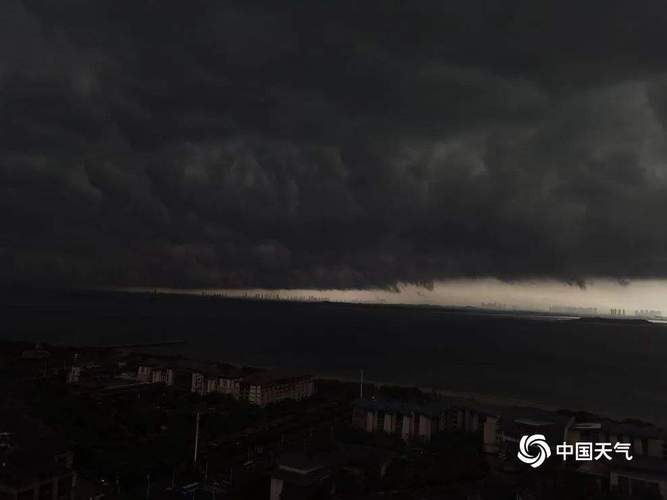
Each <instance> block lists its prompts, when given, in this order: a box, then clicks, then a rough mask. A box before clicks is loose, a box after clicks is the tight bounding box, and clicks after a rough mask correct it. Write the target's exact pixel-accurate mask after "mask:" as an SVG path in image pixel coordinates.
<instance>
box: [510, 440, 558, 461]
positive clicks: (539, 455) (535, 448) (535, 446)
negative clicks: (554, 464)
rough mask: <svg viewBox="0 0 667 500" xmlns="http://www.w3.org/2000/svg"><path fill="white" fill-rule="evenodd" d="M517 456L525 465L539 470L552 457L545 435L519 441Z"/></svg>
mask: <svg viewBox="0 0 667 500" xmlns="http://www.w3.org/2000/svg"><path fill="white" fill-rule="evenodd" d="M533 453H535V454H533ZM516 456H517V457H518V458H519V460H521V461H522V462H523V463H524V464H528V465H530V466H531V467H533V468H537V467H539V466H540V465H542V464H543V463H544V461H545V460H546V459H547V458H549V457H550V456H551V448H550V447H549V444H548V443H547V440H546V438H545V437H544V435H543V434H533V435H532V436H523V437H522V438H521V441H519V452H518V453H517V454H516Z"/></svg>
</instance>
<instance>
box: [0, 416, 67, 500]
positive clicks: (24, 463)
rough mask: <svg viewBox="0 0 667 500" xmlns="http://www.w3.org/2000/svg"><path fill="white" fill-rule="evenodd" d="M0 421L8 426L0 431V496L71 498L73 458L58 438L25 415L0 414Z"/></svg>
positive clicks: (9, 498)
mask: <svg viewBox="0 0 667 500" xmlns="http://www.w3.org/2000/svg"><path fill="white" fill-rule="evenodd" d="M5 417H7V418H5ZM12 420H13V422H12ZM0 422H3V425H7V427H5V428H3V432H0V499H3V500H36V499H39V500H72V499H73V498H74V486H75V484H76V474H75V472H74V471H73V470H72V462H73V457H72V453H71V452H69V451H68V450H67V449H66V448H65V447H64V445H63V443H62V440H61V439H60V437H59V436H56V435H51V434H50V433H49V431H47V430H46V429H45V428H43V427H42V425H41V424H40V423H39V422H37V421H32V420H29V419H26V418H25V417H24V416H21V417H17V416H15V415H0Z"/></svg>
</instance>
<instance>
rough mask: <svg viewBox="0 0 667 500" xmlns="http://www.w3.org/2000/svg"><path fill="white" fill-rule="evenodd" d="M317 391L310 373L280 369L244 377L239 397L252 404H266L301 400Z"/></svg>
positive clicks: (240, 385)
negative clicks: (304, 373)
mask: <svg viewBox="0 0 667 500" xmlns="http://www.w3.org/2000/svg"><path fill="white" fill-rule="evenodd" d="M314 393H315V383H314V382H313V378H312V376H310V375H303V374H297V373H291V372H283V371H280V370H267V371H264V372H258V373H254V374H252V375H249V376H247V377H244V378H243V379H242V380H241V381H240V384H239V397H240V398H241V399H244V400H246V401H248V402H249V403H250V404H254V405H258V406H266V405H268V404H271V403H277V402H278V401H283V400H286V399H295V400H297V401H298V400H301V399H304V398H308V397H310V396H312V395H313V394H314Z"/></svg>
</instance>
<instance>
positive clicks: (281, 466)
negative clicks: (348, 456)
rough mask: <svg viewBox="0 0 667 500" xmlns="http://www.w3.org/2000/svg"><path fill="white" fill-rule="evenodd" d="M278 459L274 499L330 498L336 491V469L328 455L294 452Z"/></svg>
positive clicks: (272, 475)
mask: <svg viewBox="0 0 667 500" xmlns="http://www.w3.org/2000/svg"><path fill="white" fill-rule="evenodd" d="M276 462H277V467H276V468H275V470H274V471H273V472H272V473H271V489H270V493H269V499H270V500H289V499H295V500H296V499H304V498H328V497H329V496H330V495H332V494H333V493H334V490H335V487H334V480H333V470H332V468H331V467H330V466H329V464H328V461H327V460H326V459H322V458H319V457H311V456H308V455H305V454H301V453H290V454H285V455H283V456H281V457H279V458H278V460H277V461H276Z"/></svg>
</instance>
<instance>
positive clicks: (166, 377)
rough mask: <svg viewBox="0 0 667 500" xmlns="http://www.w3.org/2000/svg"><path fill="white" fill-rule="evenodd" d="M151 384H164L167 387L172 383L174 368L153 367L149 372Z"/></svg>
mask: <svg viewBox="0 0 667 500" xmlns="http://www.w3.org/2000/svg"><path fill="white" fill-rule="evenodd" d="M151 382H152V383H153V384H164V385H167V386H169V387H171V386H173V385H174V370H172V369H171V368H160V369H154V370H153V372H152V373H151Z"/></svg>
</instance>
